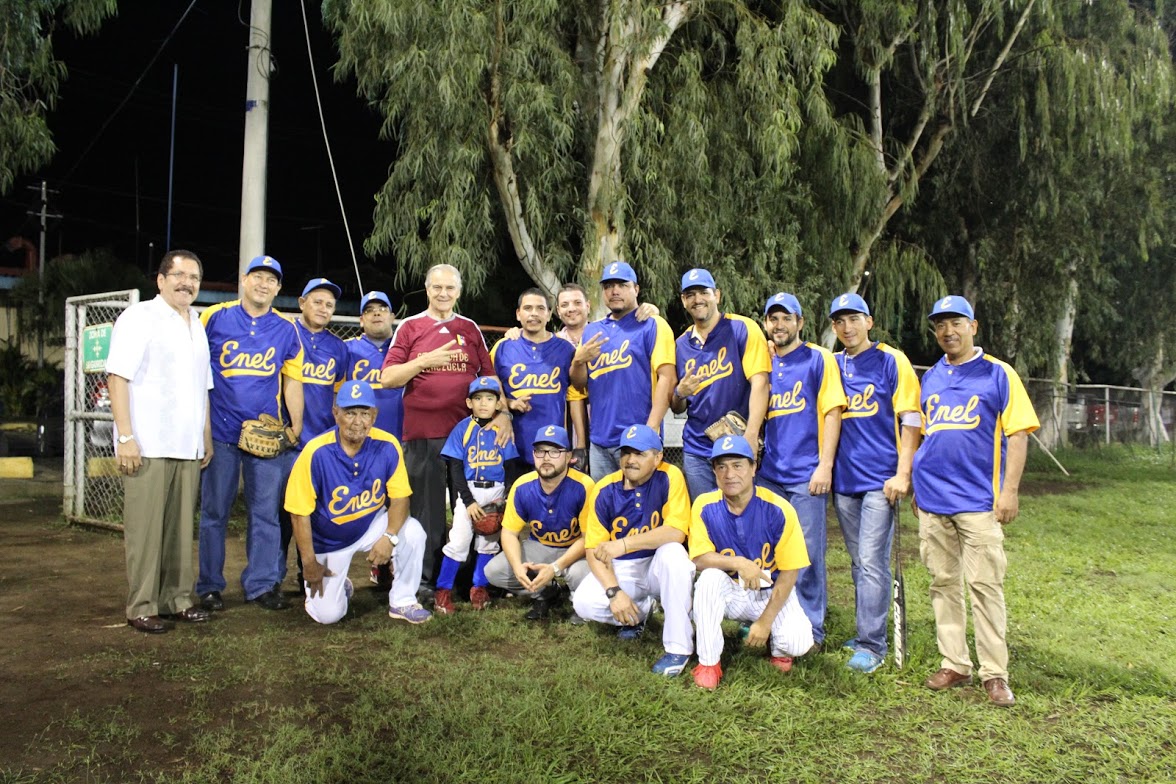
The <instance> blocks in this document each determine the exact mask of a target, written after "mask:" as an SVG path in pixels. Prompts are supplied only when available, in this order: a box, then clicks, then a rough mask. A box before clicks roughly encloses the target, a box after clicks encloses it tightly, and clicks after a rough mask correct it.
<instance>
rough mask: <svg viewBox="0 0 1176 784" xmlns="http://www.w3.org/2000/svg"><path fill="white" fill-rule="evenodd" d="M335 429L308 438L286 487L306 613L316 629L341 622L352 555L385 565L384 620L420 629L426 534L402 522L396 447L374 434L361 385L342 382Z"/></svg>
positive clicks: (370, 400) (370, 396) (371, 403)
mask: <svg viewBox="0 0 1176 784" xmlns="http://www.w3.org/2000/svg"><path fill="white" fill-rule="evenodd" d="M332 410H333V413H334V416H335V427H333V428H331V429H330V430H328V431H327V432H325V433H323V434H322V435H320V436H317V437H316V438H312V439H311V440H310V442H309V443H307V444H306V446H305V447H304V448H303V450H302V454H300V455H299V456H298V460H297V461H296V462H295V463H294V469H293V470H292V471H291V473H290V482H289V484H288V485H287V486H286V511H287V512H289V513H290V518H291V521H292V523H293V528H294V537H295V541H297V542H298V553H299V555H301V556H302V573H303V576H304V578H305V583H306V584H305V591H306V612H307V614H308V615H310V617H311V618H314V619H315V620H316V621H318V622H319V623H335V622H336V621H338V620H339V619H341V618H342V617H343V616H344V615H346V614H347V603H348V601H349V600H350V599H351V594H352V593H353V592H354V590H355V588H354V586H353V585H352V584H351V580H349V579H348V578H347V571H348V569H349V568H350V566H351V558H352V556H354V555H355V553H356V552H366V553H368V558H367V559H368V562H369V563H371V564H373V565H375V566H380V565H382V564H386V563H388V562H389V561H391V562H392V570H393V572H394V574H395V577H394V579H393V580H392V590H391V591H389V593H388V615H389V616H391V617H392V618H396V619H398V620H403V621H408V622H409V623H424V622H425V621H427V620H429V618H431V617H432V613H430V612H429V611H428V610H426V609H424V608H423V607H421V606H420V605H419V604H417V601H416V590H417V584H418V583H419V582H420V579H421V567H422V563H423V561H424V557H425V530H424V529H423V528H422V527H421V524H420V523H418V522H417V521H416V519H415V518H412V517H409V516H408V499H409V496H411V495H412V490H410V489H409V486H408V472H407V471H406V470H405V467H404V454H403V452H401V450H400V442H399V441H397V440H396V437H395V436H393V435H391V434H390V433H385V432H384V431H383V430H380V429H379V428H373V427H372V424H373V423H374V422H375V421H376V397H375V392H374V391H373V390H372V386H371V384H369V383H367V382H366V381H346V382H344V383H343V385H342V386H340V387H339V393H338V394H337V395H336V396H335V405H334V407H333V409H332Z"/></svg>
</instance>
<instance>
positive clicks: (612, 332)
mask: <svg viewBox="0 0 1176 784" xmlns="http://www.w3.org/2000/svg"><path fill="white" fill-rule="evenodd" d="M597 335H603V336H604V337H606V338H608V340H607V341H606V342H605V343H604V344H603V345H601V347H600V356H598V357H597V358H596V359H594V360H592V361H591V362H589V363H588V384H587V390H588V397H590V398H591V399H592V421H591V427H590V428H589V429H590V431H591V434H590V438H591V439H592V443H594V444H596V445H597V446H601V447H604V448H606V449H616V447H617V446H618V445H619V444H620V443H621V436H623V435H624V434H625V430H627V429H628V428H629V426H630V425H632V424H633V423H634V422H642V423H644V422H645V421H646V420H647V419H649V412H650V411H651V410H652V409H653V389H654V387H655V386H656V385H657V369H658V368H659V367H661V366H662V365H673V364H674V333H673V332H671V331H670V325H669V324H667V323H666V322H665V319H663V318H661V317H660V316H654V317H653V318H651V319H646V320H645V321H638V320H637V311H633V312H631V313H628V314H626V315H625V316H622V317H621V318H619V319H612V318H603V319H601V320H600V321H594V322H592V323H591V324H589V325H588V326H587V327H585V328H584V335H583V341H582V342H583V343H587V342H589V341H590V340H592V338H594V337H595V336H597ZM659 428H660V425H659Z"/></svg>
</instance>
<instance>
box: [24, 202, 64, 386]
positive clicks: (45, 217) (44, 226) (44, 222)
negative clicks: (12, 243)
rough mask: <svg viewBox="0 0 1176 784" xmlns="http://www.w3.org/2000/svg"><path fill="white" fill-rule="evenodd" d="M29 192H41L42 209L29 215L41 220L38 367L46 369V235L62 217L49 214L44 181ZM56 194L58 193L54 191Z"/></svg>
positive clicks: (38, 278) (38, 283)
mask: <svg viewBox="0 0 1176 784" xmlns="http://www.w3.org/2000/svg"><path fill="white" fill-rule="evenodd" d="M29 190H38V191H40V198H41V209H40V211H39V212H29V213H27V214H28V215H36V216H37V217H39V218H40V219H41V242H40V244H39V247H38V248H37V253H38V262H37V321H36V323H37V324H39V326H38V328H37V367H38V368H43V367H45V328H46V318H45V235H46V234H47V233H48V228H49V219H50V218H60V217H61V216H60V215H55V214H51V213H50V212H49V185H48V183H46V182H45V181H44V180H41V186H40V187H39V188H38V187H37V186H35V185H31V186H29ZM53 192H54V193H56V191H53Z"/></svg>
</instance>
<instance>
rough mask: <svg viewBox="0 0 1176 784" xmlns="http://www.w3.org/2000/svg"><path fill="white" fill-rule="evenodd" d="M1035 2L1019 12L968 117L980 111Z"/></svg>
mask: <svg viewBox="0 0 1176 784" xmlns="http://www.w3.org/2000/svg"><path fill="white" fill-rule="evenodd" d="M1035 2H1036V0H1029V2H1028V3H1027V4H1026V5H1025V10H1024V11H1022V12H1021V18H1020V19H1018V20H1017V24H1016V25H1015V26H1014V27H1013V32H1012V33H1010V34H1009V39H1008V40H1007V41H1005V45H1004V48H1003V49H1001V50H1000V54H999V55H997V57H996V60H994V61H993V63H992V68H991V69H989V71H988V78H987V79H985V80H984V87H983V88H981V90H980V95H978V96H976V100H975V101H973V102H972V111H971V112H970V116H972V117H975V116H976V113H977V112H979V111H980V105H981V104H982V103H984V98H985V97H986V96H987V95H988V89H989V88H990V87H992V81H993V80H994V79H995V78H996V74H997V72H998V71H1000V69H1001V67H1002V66H1003V65H1004V61H1005V59H1007V58H1008V56H1009V51H1011V50H1012V48H1013V44H1014V43H1016V41H1017V36H1018V35H1020V34H1021V28H1022V27H1024V26H1025V22H1026V20H1028V19H1029V12H1030V11H1032V10H1033V4H1034V3H1035Z"/></svg>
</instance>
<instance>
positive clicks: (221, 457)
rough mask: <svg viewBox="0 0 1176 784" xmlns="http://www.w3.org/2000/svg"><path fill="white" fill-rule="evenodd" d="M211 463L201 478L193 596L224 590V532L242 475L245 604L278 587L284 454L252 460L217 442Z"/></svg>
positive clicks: (286, 463)
mask: <svg viewBox="0 0 1176 784" xmlns="http://www.w3.org/2000/svg"><path fill="white" fill-rule="evenodd" d="M215 450H216V451H215V452H214V454H213V456H212V462H210V463H209V464H208V468H206V469H204V473H203V475H202V476H201V478H200V575H199V577H197V578H196V593H197V594H198V595H201V596H202V595H204V594H206V593H208V592H209V591H223V590H224V589H225V575H224V571H225V532H226V530H227V528H228V524H229V513H230V512H231V511H232V509H233V501H235V500H237V478H238V477H239V476H240V475H241V473H242V471H243V472H244V475H245V508H246V513H247V527H246V529H245V555H246V557H247V559H248V563H247V565H246V566H245V571H243V572H242V573H241V587H242V588H244V590H245V600H246V601H252V600H253V599H256V598H257V597H258V596H261V595H262V594H263V593H265V592H267V591H271V590H273V588H274V585H275V584H277V582H278V579H279V575H278V559H279V558H280V557H281V533H280V529H279V526H278V505H279V504H281V503H282V488H283V487H284V486H285V484H286V475H287V474H288V473H289V471H290V462H289V456H288V455H281V456H279V457H274V458H269V459H266V458H261V457H254V456H253V455H250V454H246V453H245V452H242V451H241V450H239V449H237V447H236V445H235V444H226V443H222V442H220V441H217V442H216V444H215Z"/></svg>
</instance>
